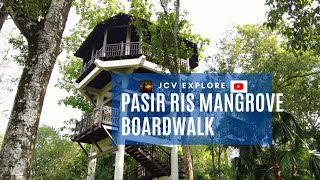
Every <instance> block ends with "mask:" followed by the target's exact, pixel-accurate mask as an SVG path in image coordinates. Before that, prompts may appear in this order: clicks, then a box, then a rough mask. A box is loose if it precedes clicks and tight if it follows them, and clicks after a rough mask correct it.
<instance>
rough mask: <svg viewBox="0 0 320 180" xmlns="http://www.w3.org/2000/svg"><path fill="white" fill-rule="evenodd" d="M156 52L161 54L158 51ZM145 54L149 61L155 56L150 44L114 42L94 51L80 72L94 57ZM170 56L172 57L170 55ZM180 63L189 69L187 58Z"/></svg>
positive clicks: (81, 72)
mask: <svg viewBox="0 0 320 180" xmlns="http://www.w3.org/2000/svg"><path fill="white" fill-rule="evenodd" d="M157 51H159V52H158V54H163V53H161V52H160V50H157ZM142 54H144V55H146V56H148V57H150V59H151V61H152V59H154V58H155V56H154V54H153V53H152V52H151V45H149V44H146V43H140V42H131V43H123V42H121V43H116V44H107V45H106V46H105V47H104V48H103V47H102V48H101V49H99V50H96V51H95V54H94V55H92V56H91V59H90V61H88V62H86V63H85V64H84V65H83V67H82V68H81V71H80V74H83V73H84V72H85V71H87V70H88V69H89V67H90V66H91V65H92V64H94V61H95V60H96V59H103V58H107V59H110V58H115V59H116V58H119V57H123V56H134V55H142ZM162 56H163V55H162ZM170 57H172V56H171V55H170ZM180 65H181V66H182V67H184V69H185V70H187V71H189V60H188V59H187V60H186V59H180Z"/></svg>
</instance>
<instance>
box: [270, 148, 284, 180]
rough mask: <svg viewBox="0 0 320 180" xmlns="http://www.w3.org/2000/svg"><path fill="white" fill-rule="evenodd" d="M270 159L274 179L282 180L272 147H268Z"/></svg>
mask: <svg viewBox="0 0 320 180" xmlns="http://www.w3.org/2000/svg"><path fill="white" fill-rule="evenodd" d="M270 159H271V163H272V166H273V173H274V178H275V179H276V180H282V179H283V178H282V177H281V169H280V165H279V162H278V160H277V156H276V152H275V149H274V146H273V145H271V146H270Z"/></svg>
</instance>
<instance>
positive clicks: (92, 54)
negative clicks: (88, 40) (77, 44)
mask: <svg viewBox="0 0 320 180" xmlns="http://www.w3.org/2000/svg"><path fill="white" fill-rule="evenodd" d="M93 58H94V47H92V50H91V59H90V61H91V60H92V59H93ZM90 61H89V62H90ZM89 62H88V64H90V63H89Z"/></svg>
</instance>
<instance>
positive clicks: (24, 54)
mask: <svg viewBox="0 0 320 180" xmlns="http://www.w3.org/2000/svg"><path fill="white" fill-rule="evenodd" d="M8 42H9V44H11V45H12V48H13V49H15V50H16V51H17V52H18V54H13V55H12V58H13V61H15V62H16V63H17V64H18V65H19V66H24V63H25V60H26V59H27V58H28V49H29V48H28V44H27V42H26V40H25V39H24V37H23V36H22V34H19V35H13V34H9V38H8Z"/></svg>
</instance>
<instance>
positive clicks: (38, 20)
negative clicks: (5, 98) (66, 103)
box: [0, 0, 72, 179]
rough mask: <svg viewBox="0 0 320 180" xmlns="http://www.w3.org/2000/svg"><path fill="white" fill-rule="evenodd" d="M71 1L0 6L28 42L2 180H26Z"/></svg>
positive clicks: (0, 160) (0, 159) (0, 161)
mask: <svg viewBox="0 0 320 180" xmlns="http://www.w3.org/2000/svg"><path fill="white" fill-rule="evenodd" d="M71 1H72V0H46V1H43V2H42V3H38V1H13V0H8V1H5V2H4V5H5V6H6V7H8V10H9V14H10V16H11V18H12V20H13V21H14V23H15V25H16V26H17V27H18V29H19V30H20V32H21V33H22V34H23V36H24V37H25V38H26V39H27V41H28V58H27V59H26V60H25V66H24V68H23V72H22V75H21V79H20V82H19V85H18V90H17V94H16V97H15V100H14V104H13V108H12V111H11V115H10V119H9V123H8V127H7V130H6V134H5V137H4V141H3V144H2V148H1V152H0V166H1V169H0V177H1V178H2V179H28V178H29V175H30V168H31V163H32V159H33V156H34V149H35V140H36V137H37V129H38V125H39V119H40V114H41V110H42V105H43V100H44V96H45V93H46V89H47V86H48V83H49V79H50V75H51V73H52V69H53V66H54V64H55V61H56V58H57V56H58V55H59V53H60V51H61V49H60V43H61V38H62V33H63V31H64V28H65V24H66V21H67V17H68V14H69V10H70V7H71Z"/></svg>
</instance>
